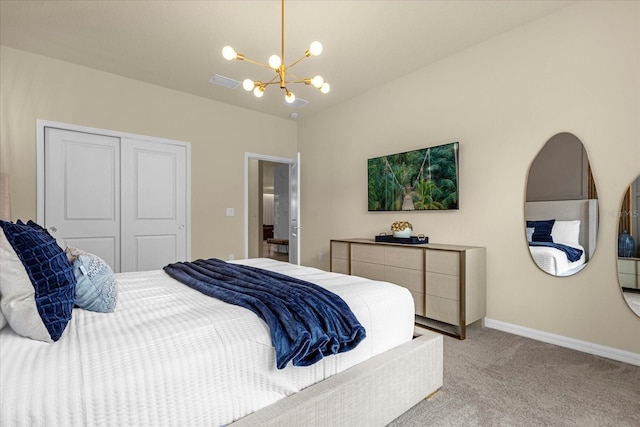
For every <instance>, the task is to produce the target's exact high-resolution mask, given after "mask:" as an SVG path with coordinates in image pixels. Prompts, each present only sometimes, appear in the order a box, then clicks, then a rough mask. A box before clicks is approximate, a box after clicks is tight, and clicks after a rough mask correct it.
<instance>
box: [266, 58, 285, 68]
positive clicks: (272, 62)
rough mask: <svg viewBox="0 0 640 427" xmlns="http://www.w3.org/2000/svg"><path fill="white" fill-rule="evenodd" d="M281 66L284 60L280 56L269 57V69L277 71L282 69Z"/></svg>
mask: <svg viewBox="0 0 640 427" xmlns="http://www.w3.org/2000/svg"><path fill="white" fill-rule="evenodd" d="M280 65H282V60H281V59H280V57H279V56H278V55H271V56H270V57H269V67H271V68H273V69H274V70H277V69H278V68H280Z"/></svg>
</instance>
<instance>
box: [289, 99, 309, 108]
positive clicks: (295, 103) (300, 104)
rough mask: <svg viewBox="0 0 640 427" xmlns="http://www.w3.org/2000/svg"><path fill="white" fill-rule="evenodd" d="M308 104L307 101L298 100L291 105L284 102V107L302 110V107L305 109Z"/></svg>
mask: <svg viewBox="0 0 640 427" xmlns="http://www.w3.org/2000/svg"><path fill="white" fill-rule="evenodd" d="M308 103H309V101H307V100H306V99H302V98H296V99H295V101H293V102H292V103H291V104H289V103H288V102H284V105H286V106H287V107H296V108H300V107H304V106H305V105H307V104H308Z"/></svg>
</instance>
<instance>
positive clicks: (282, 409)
mask: <svg viewBox="0 0 640 427" xmlns="http://www.w3.org/2000/svg"><path fill="white" fill-rule="evenodd" d="M3 256H4V255H3ZM234 263H237V264H242V265H249V266H254V267H258V268H261V269H266V270H271V271H276V272H280V273H283V274H286V275H288V276H291V277H297V278H301V279H303V280H306V281H309V282H312V283H315V284H318V285H320V286H322V287H324V288H326V289H329V290H331V291H332V292H334V293H336V294H338V295H339V296H340V297H342V298H343V299H344V301H345V302H347V304H348V305H349V307H350V308H351V309H352V311H353V313H354V314H355V315H356V317H357V318H358V320H359V321H360V322H361V323H362V325H363V326H364V327H365V328H366V333H367V337H366V339H364V340H363V341H362V342H361V343H360V344H359V345H358V346H357V347H356V348H355V349H353V350H351V351H348V352H345V353H340V354H338V355H334V356H333V355H332V356H328V357H325V358H324V359H322V360H320V361H319V362H317V363H315V364H313V365H311V366H304V367H301V366H291V365H288V366H286V367H285V368H284V369H277V368H276V366H275V353H274V349H273V347H272V345H271V341H270V335H269V330H268V328H267V326H266V324H265V322H263V321H262V320H260V319H259V318H258V317H257V316H256V315H255V314H253V313H252V312H250V311H249V310H246V309H244V308H242V307H238V306H235V305H231V304H227V303H224V302H222V301H220V300H217V299H215V298H210V297H208V296H205V295H202V294H201V293H199V292H198V291H196V290H194V289H191V288H189V287H187V286H185V285H183V284H182V283H179V282H177V281H176V280H174V279H172V278H171V277H169V276H168V275H167V274H166V273H165V272H164V271H162V270H158V271H147V272H132V273H118V274H116V275H114V281H115V283H117V291H118V292H117V306H116V308H115V311H113V312H102V313H100V312H94V311H89V310H85V309H80V308H77V307H75V308H73V311H72V313H71V319H70V321H69V323H68V324H67V326H66V329H65V330H64V332H62V335H61V336H60V338H59V339H58V340H57V341H56V342H54V343H45V342H41V341H37V340H34V339H29V338H26V337H24V336H20V335H18V334H17V333H16V332H15V331H14V330H13V329H12V328H11V327H9V325H6V326H5V327H4V328H2V330H0V386H1V393H0V425H3V426H7V427H8V426H22V425H30V426H48V425H65V426H75V425H78V426H84V425H92V426H94V425H95V426H111V425H129V426H133V425H135V426H184V425H189V426H200V425H207V426H221V425H232V426H236V427H237V426H245V425H246V426H249V425H274V426H275V425H278V426H283V425H291V426H294V425H297V426H300V425H305V426H313V425H345V426H347V425H355V424H361V425H368V426H374V425H385V424H387V423H389V422H390V421H392V420H393V419H394V418H396V417H397V416H399V415H400V414H402V413H403V412H405V411H406V410H408V409H409V408H410V407H411V406H413V405H415V404H416V403H418V402H419V401H420V400H421V399H424V398H425V397H427V396H428V395H430V394H431V393H433V392H435V391H437V390H438V389H439V388H440V387H441V385H442V380H443V366H442V364H443V349H442V345H443V343H442V336H441V335H439V334H436V333H431V332H426V333H424V334H423V335H422V336H420V337H417V338H414V337H413V330H414V312H413V310H414V309H413V300H412V297H411V295H410V294H409V292H408V291H406V289H405V288H402V287H399V286H396V285H393V284H389V283H385V282H376V281H371V280H367V279H363V278H359V277H356V276H347V275H341V274H337V273H329V272H325V271H322V270H318V269H314V268H309V267H302V266H297V265H292V264H288V263H283V262H279V261H275V260H271V259H250V260H242V261H235V262H234ZM0 285H1V284H0ZM3 298H4V297H3ZM0 306H2V307H4V305H2V304H0Z"/></svg>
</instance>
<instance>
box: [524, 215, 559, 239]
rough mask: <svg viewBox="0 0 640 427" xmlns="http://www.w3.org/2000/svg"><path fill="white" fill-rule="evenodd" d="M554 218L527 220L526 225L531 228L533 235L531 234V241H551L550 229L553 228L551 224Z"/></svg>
mask: <svg viewBox="0 0 640 427" xmlns="http://www.w3.org/2000/svg"><path fill="white" fill-rule="evenodd" d="M555 222H556V220H555V219H548V220H544V221H527V227H532V228H533V236H531V241H532V242H551V243H553V238H552V237H551V230H553V224H554V223H555Z"/></svg>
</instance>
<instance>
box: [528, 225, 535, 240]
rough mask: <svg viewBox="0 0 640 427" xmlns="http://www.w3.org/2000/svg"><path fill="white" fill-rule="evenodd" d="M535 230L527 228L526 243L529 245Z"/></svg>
mask: <svg viewBox="0 0 640 427" xmlns="http://www.w3.org/2000/svg"><path fill="white" fill-rule="evenodd" d="M534 230H535V228H533V227H527V242H529V243H531V242H532V241H533V232H534Z"/></svg>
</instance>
